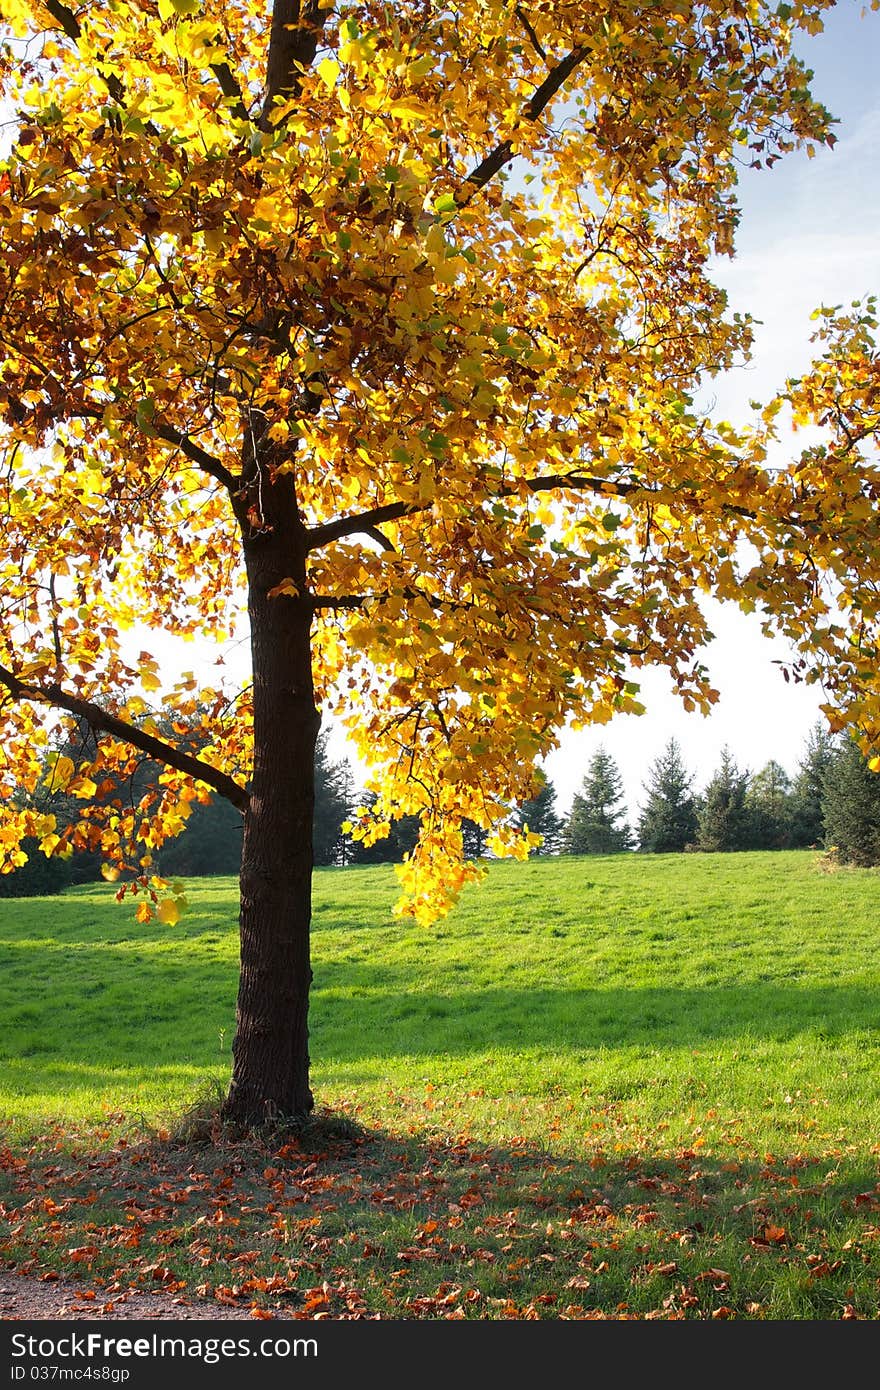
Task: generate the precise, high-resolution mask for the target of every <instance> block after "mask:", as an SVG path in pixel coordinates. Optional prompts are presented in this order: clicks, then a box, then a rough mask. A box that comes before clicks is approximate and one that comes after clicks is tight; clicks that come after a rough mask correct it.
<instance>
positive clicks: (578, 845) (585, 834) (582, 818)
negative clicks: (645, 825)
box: [562, 748, 632, 854]
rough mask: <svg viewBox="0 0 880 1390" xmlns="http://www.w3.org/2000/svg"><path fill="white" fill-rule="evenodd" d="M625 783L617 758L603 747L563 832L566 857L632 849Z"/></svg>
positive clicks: (589, 771) (590, 764)
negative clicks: (624, 802)
mask: <svg viewBox="0 0 880 1390" xmlns="http://www.w3.org/2000/svg"><path fill="white" fill-rule="evenodd" d="M622 803H623V780H622V778H621V776H620V771H619V769H618V767H617V764H616V763H615V761H614V759H613V758H612V757H611V756H610V755H609V754H608V753H606V752H605V750H604V748H600V749H599V751H598V752H597V753H594V755H593V757H592V758H591V760H590V763H589V766H588V768H587V773H586V776H585V777H584V781H583V787H582V794H581V795H578V796H575V798H574V801H573V802H572V807H571V812H570V813H569V817H568V820H567V821H566V824H565V829H564V830H563V833H562V849H563V853H565V854H619V853H621V851H623V850H627V849H631V848H632V836H631V834H630V829H629V826H628V825H627V824H626V821H625V820H624V816H625V815H626V807H625V806H624V805H623V804H622Z"/></svg>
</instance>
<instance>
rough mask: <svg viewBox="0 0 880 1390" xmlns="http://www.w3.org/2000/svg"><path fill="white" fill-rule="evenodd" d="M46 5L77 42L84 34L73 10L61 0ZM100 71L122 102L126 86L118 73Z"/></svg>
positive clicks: (59, 25)
mask: <svg viewBox="0 0 880 1390" xmlns="http://www.w3.org/2000/svg"><path fill="white" fill-rule="evenodd" d="M45 5H46V9H47V10H48V11H49V13H50V15H51V16H52V18H53V19H54V20H55V23H56V24H57V25H58V27H59V28H60V29H61V30H62V31H63V32H64V33H65V34H66V35H67V37H68V38H69V39H73V41H74V43H77V42H78V41H79V39H80V38H81V36H82V29H81V28H80V23H79V20H78V19H77V17H76V15H75V14H74V13H73V10H70V9H68V7H67V6H66V5H62V4H61V0H45ZM98 72H99V75H100V77H101V81H102V82H103V83H104V84H105V86H106V88H107V91H108V92H109V93H110V95H111V97H112V98H113V100H114V101H118V102H119V103H120V104H121V103H122V100H123V98H124V97H125V88H124V86H123V85H122V83H121V82H120V80H119V78H118V77H117V76H116V73H115V72H101V70H100V68H99V69H98Z"/></svg>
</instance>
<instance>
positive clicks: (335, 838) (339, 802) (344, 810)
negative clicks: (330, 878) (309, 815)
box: [313, 732, 353, 864]
mask: <svg viewBox="0 0 880 1390" xmlns="http://www.w3.org/2000/svg"><path fill="white" fill-rule="evenodd" d="M327 741H328V734H327V733H326V732H324V733H322V734H320V735H319V737H318V742H317V744H316V746H315V813H314V820H313V825H314V831H313V834H314V848H315V863H316V864H339V863H341V862H342V860H343V838H344V837H343V831H342V825H343V822H344V821H346V820H347V819H348V817H349V815H350V814H351V812H352V809H353V807H352V804H351V799H350V798H351V792H350V781H351V779H350V774H349V769H348V763H347V762H345V761H341V762H333V761H332V760H331V759H330V757H329V755H328V752H327Z"/></svg>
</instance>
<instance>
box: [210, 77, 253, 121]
mask: <svg viewBox="0 0 880 1390" xmlns="http://www.w3.org/2000/svg"><path fill="white" fill-rule="evenodd" d="M211 71H212V73H213V74H214V76H215V77H216V79H217V81H218V83H219V85H220V90H221V92H222V93H223V95H224V96H225V97H226V99H227V101H230V102H232V106H231V108H230V109H231V111H232V114H233V115H234V116H237V117H238V119H239V120H240V121H246V120H248V109H247V107H246V106H245V104H244V97H243V96H242V94H241V87H240V86H239V84H238V80H237V78H236V77H235V76H234V74H233V72H232V69H231V68H230V66H229V64H228V63H212V64H211Z"/></svg>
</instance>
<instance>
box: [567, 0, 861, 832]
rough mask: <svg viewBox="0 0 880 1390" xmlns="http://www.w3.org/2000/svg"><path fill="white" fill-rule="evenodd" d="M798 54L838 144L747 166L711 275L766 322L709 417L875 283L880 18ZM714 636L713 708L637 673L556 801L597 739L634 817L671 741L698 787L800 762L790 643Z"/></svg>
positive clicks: (779, 372)
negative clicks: (621, 708)
mask: <svg viewBox="0 0 880 1390" xmlns="http://www.w3.org/2000/svg"><path fill="white" fill-rule="evenodd" d="M797 51H798V55H799V56H800V57H801V58H802V59H803V61H804V62H805V63H806V64H807V66H808V67H810V68H811V69H812V70H813V73H814V79H813V81H812V83H811V86H812V90H813V93H814V95H815V96H816V97H817V98H818V99H819V100H820V101H822V102H824V104H825V105H826V106H827V107H828V109H829V110H830V111H831V112H832V114H833V115H834V116H835V117H837V118H838V120H839V124H838V126H837V127H836V134H837V137H838V143H837V144H836V145H835V147H834V149H833V150H829V149H822V150H820V151H818V152H817V154H816V157H815V158H814V159H808V158H807V156H806V154H805V153H796V154H793V155H789V156H788V157H787V158H786V159H784V160H782V161H780V163H779V164H777V165H776V166H775V167H774V169H773V170H772V172H768V171H766V170H763V171H752V170H746V171H745V172H744V175H743V177H742V178H741V180H740V186H739V201H740V206H741V208H742V217H741V220H740V225H739V230H738V233H737V239H736V257H735V259H734V260H732V261H731V260H728V259H724V260H719V261H718V262H717V264H716V265H715V267H714V278H715V279H716V281H717V282H718V283H719V284H721V285H722V286H723V288H724V289H726V290H727V292H728V296H729V301H730V309H731V311H736V310H738V311H740V312H750V313H752V314H753V315H754V316H755V317H756V318H758V319H760V320H762V323H761V325H760V327H759V328H758V330H757V333H756V341H755V349H754V355H753V359H752V361H751V363H750V364H749V366H748V367H747V368H745V369H739V370H737V371H735V372H733V373H730V374H728V376H727V378H725V379H723V380H715V381H713V382H712V383H711V394H712V396H713V397H714V399H715V402H716V411H715V413H717V415H718V416H719V417H720V418H723V419H729V420H732V421H734V422H735V421H737V419H741V418H742V417H743V413H744V412H745V411H747V410H748V402H749V400H750V399H751V400H762V401H763V400H767V399H769V398H770V397H771V396H772V395H773V394H774V393H775V392H776V390H778V389H779V387H780V386H782V385H783V383H784V381H785V378H786V377H787V376H791V375H794V374H795V373H797V372H798V371H800V370H803V369H804V368H805V367H806V366H807V365H808V364H809V362H810V360H811V356H812V348H811V345H810V341H809V339H810V333H811V331H812V328H813V327H814V325H813V324H811V322H810V314H811V313H812V311H813V310H814V309H815V308H817V307H818V306H819V305H820V304H826V305H828V304H845V303H848V302H849V301H851V300H853V299H857V298H861V297H863V296H864V295H865V294H868V293H872V292H873V293H877V292H880V236H878V226H880V177H878V174H880V82H878V77H877V74H878V72H880V15H877V14H868V15H867V16H866V17H864V18H862V8H861V5H860V4H858V3H856V2H855V0H841V3H840V4H839V5H838V6H837V7H836V8H835V10H834V11H832V12H831V14H830V15H829V16H828V17H827V19H826V26H825V31H824V32H823V33H822V34H821V35H818V36H816V37H814V38H810V37H808V36H804V37H802V38H801V40H800V41H799V43H798V45H797ZM705 609H706V612H707V614H708V615H709V621H710V626H711V628H712V631H713V632H714V633H715V640H714V641H713V642H712V643H711V644H710V645H709V646H708V647H707V648H706V650H705V653H704V656H703V660H704V663H705V665H706V666H707V667H708V669H709V672H710V675H711V678H712V681H713V683H714V685H715V687H716V689H717V690H718V691H719V692H720V699H719V701H718V704H717V705H716V706H715V707H714V709H713V711H712V713H711V715H709V716H708V717H704V716H702V715H700V714H697V713H692V714H688V713H686V712H685V711H684V710H683V709H682V708H681V705H680V703H679V702H678V701H677V700H676V699H675V698H674V697H673V695H672V694H671V691H670V688H669V682H668V680H667V679H666V677H665V676H664V675H663V674H662V673H660V672H649V673H647V674H645V673H640V677H639V678H640V682H641V696H640V699H641V700H642V702H643V703H644V704H645V705H646V706H647V712H646V713H645V714H644V715H641V716H638V717H636V716H633V715H627V716H618V717H617V718H616V719H614V720H612V721H611V723H610V724H607V725H604V726H601V727H596V728H593V729H587V730H582V731H579V732H577V733H568V734H566V735H565V736H564V738H563V744H562V747H561V748H560V750H559V751H558V752H556V753H554V754H552V755H551V756H550V757H549V758H548V759H547V762H546V764H545V770H546V772H547V775H548V776H549V777H550V779H551V781H552V782H553V785H554V787H555V789H556V793H557V804H558V805H559V806H560V807H561V808H562V809H563V810H564V809H567V807H568V806H569V805H570V803H571V799H572V797H573V795H574V793H575V792H576V791H577V790H578V789H579V787H580V784H581V781H582V780H583V776H584V772H585V771H586V766H587V763H588V761H589V759H590V757H591V756H592V755H593V754H594V753H595V752H596V750H597V749H598V748H599V747H604V748H605V749H606V750H607V752H609V753H610V754H611V756H612V757H613V758H614V759H615V761H616V762H617V765H618V767H619V768H620V772H621V775H622V778H623V784H624V791H625V796H626V800H627V804H628V806H629V809H630V814H631V816H632V817H636V816H637V814H638V807H639V806H640V805H641V804H643V803H644V799H645V797H644V783H645V780H646V778H647V776H648V769H649V766H650V764H651V762H652V761H653V760H654V759H655V758H656V757H657V756H658V754H659V753H660V751H661V750H662V748H663V746H664V744H665V743H666V742H667V740H668V739H669V738H671V737H674V738H675V739H677V741H678V743H679V744H680V746H681V748H682V751H683V753H684V759H685V762H686V764H687V766H688V767H689V769H690V770H691V771H692V772H693V773H694V776H695V784H696V785H697V786H698V787H701V786H704V785H705V783H706V782H707V781H708V779H709V777H710V776H711V775H712V772H713V771H714V770H715V768H716V767H717V765H718V762H719V755H720V751H721V748H722V747H723V746H724V745H725V744H726V745H727V746H728V747H729V748H730V750H731V752H732V753H733V755H734V757H735V758H736V760H737V762H738V763H739V765H740V767H741V768H749V769H751V771H753V772H757V771H759V770H760V768H761V767H763V766H764V764H765V763H766V762H768V761H769V759H771V758H775V759H776V760H777V761H778V762H780V763H782V765H783V767H785V768H786V769H787V770H788V771H789V772H793V771H795V770H796V768H797V764H798V761H799V759H800V757H801V755H802V752H803V746H804V743H805V740H806V738H807V735H808V733H809V731H810V729H811V727H812V726H813V725H814V724H815V723H816V722H817V720H819V719H821V718H822V715H821V713H820V710H819V706H820V704H821V702H822V698H823V697H822V692H821V689H820V688H819V687H818V686H805V685H799V686H798V685H792V684H788V685H787V684H786V683H785V681H784V679H783V677H782V674H781V671H780V668H779V666H778V665H775V664H774V662H777V661H779V660H781V659H783V658H784V657H785V655H786V654H787V650H788V649H787V647H786V645H785V644H784V643H782V642H778V641H773V642H771V641H769V640H768V639H766V638H764V637H763V635H762V634H761V630H760V622H759V619H758V618H757V616H754V615H751V616H747V615H746V614H744V613H741V612H740V611H739V610H738V609H731V608H730V607H729V605H725V606H724V607H722V606H721V605H719V604H714V603H707V604H706V605H705Z"/></svg>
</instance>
